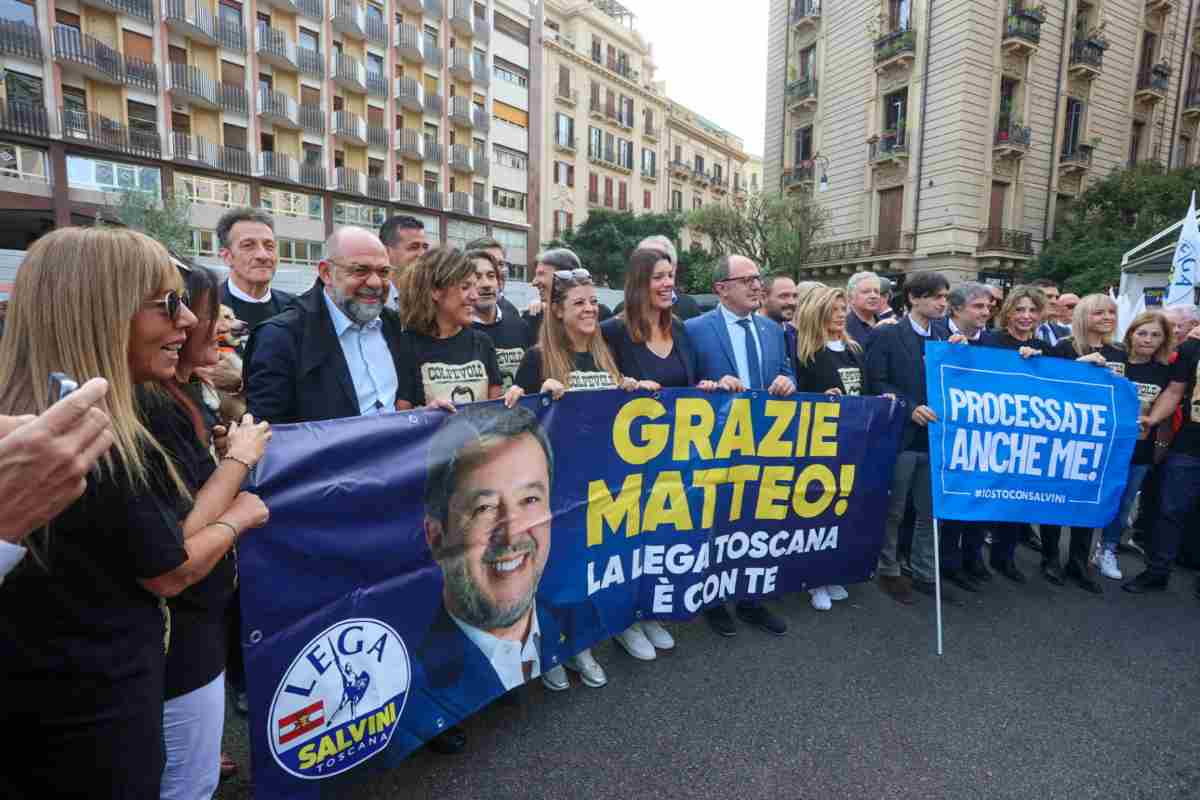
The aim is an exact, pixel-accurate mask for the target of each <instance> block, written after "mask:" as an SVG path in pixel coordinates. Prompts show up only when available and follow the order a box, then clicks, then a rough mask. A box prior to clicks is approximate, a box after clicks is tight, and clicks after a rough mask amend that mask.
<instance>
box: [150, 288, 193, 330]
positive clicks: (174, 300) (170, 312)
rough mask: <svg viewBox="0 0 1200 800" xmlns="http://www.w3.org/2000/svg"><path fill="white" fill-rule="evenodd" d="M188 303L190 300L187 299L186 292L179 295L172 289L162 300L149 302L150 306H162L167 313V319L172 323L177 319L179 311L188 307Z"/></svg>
mask: <svg viewBox="0 0 1200 800" xmlns="http://www.w3.org/2000/svg"><path fill="white" fill-rule="evenodd" d="M190 302H191V298H190V297H188V294H187V292H183V293H182V294H180V293H179V292H177V291H175V290H174V289H172V290H171V291H169V292H167V295H166V297H164V298H163V299H162V300H151V301H150V305H152V306H162V307H163V309H164V310H165V311H166V312H167V317H168V318H170V320H171V322H174V321H175V320H177V319H179V310H180V309H181V308H183V307H184V306H186V305H188V303H190Z"/></svg>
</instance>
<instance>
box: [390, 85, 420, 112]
mask: <svg viewBox="0 0 1200 800" xmlns="http://www.w3.org/2000/svg"><path fill="white" fill-rule="evenodd" d="M396 99H397V100H398V101H400V105H401V106H403V107H404V108H407V109H408V110H409V111H424V110H425V86H424V85H423V84H422V83H421V82H420V81H418V80H417V79H416V78H397V79H396Z"/></svg>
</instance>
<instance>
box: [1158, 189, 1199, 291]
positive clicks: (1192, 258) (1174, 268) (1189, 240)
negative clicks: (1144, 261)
mask: <svg viewBox="0 0 1200 800" xmlns="http://www.w3.org/2000/svg"><path fill="white" fill-rule="evenodd" d="M1197 258H1200V228H1197V226H1196V192H1195V190H1193V191H1192V201H1191V203H1189V204H1188V212H1187V216H1186V217H1185V218H1184V220H1183V228H1182V229H1181V230H1180V231H1179V243H1178V244H1177V245H1175V258H1174V260H1173V261H1172V262H1171V282H1170V283H1169V284H1167V296H1166V298H1164V300H1163V305H1164V306H1178V305H1192V304H1193V303H1194V302H1196V301H1195V287H1196V259H1197Z"/></svg>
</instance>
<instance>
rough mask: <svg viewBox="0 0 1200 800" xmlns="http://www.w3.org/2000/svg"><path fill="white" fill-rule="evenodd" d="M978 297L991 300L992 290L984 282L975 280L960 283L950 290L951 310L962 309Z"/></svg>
mask: <svg viewBox="0 0 1200 800" xmlns="http://www.w3.org/2000/svg"><path fill="white" fill-rule="evenodd" d="M976 297H986V298H987V299H988V301H989V302H990V301H991V299H992V292H991V290H989V289H988V287H986V286H984V285H983V284H982V283H975V282H974V281H967V282H966V283H960V284H959V285H958V286H955V287H954V288H953V289H951V290H950V296H949V297H948V298H947V299H948V300H949V303H950V311H951V312H954V311H959V310H961V309H962V308H963V306H965V305H966V304H967V303H970V302H971V301H973V300H974V299H975V298H976Z"/></svg>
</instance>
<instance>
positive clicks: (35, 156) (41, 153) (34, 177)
mask: <svg viewBox="0 0 1200 800" xmlns="http://www.w3.org/2000/svg"><path fill="white" fill-rule="evenodd" d="M0 177H5V178H19V179H20V180H27V181H37V182H38V183H48V182H49V180H50V172H49V162H48V159H47V156H46V151H45V150H36V149H34V148H32V147H26V146H25V145H22V144H10V143H8V142H0Z"/></svg>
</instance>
